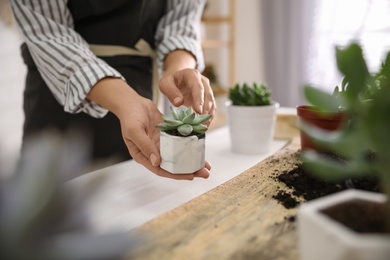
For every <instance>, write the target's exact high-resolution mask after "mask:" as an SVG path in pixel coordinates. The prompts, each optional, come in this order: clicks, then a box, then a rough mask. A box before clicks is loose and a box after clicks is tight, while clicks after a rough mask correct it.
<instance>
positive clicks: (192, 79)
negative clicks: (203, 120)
mask: <svg viewBox="0 0 390 260" xmlns="http://www.w3.org/2000/svg"><path fill="white" fill-rule="evenodd" d="M192 72H193V73H195V74H192V73H191V74H187V75H191V76H188V77H186V79H185V82H186V84H187V87H189V88H190V90H191V95H192V100H193V104H192V107H193V108H194V110H195V111H196V112H197V113H198V114H202V113H203V105H204V92H205V90H204V86H203V82H202V80H201V75H200V72H199V71H197V70H192Z"/></svg>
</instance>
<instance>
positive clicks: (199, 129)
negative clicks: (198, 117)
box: [193, 125, 207, 134]
mask: <svg viewBox="0 0 390 260" xmlns="http://www.w3.org/2000/svg"><path fill="white" fill-rule="evenodd" d="M193 129H194V132H196V133H199V134H203V133H205V132H206V131H207V126H205V125H194V126H193Z"/></svg>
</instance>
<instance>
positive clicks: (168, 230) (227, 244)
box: [129, 141, 299, 259]
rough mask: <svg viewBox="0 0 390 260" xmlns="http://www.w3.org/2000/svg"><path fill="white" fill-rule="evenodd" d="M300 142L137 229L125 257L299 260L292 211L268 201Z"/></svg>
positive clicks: (271, 200) (295, 154)
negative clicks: (139, 240) (136, 243)
mask: <svg viewBox="0 0 390 260" xmlns="http://www.w3.org/2000/svg"><path fill="white" fill-rule="evenodd" d="M298 149H299V143H298V142H296V141H292V142H291V143H289V144H288V145H287V146H286V147H285V148H283V149H282V150H280V151H279V152H277V153H276V154H275V155H273V156H271V157H269V158H267V159H266V160H264V161H262V162H260V163H258V164H257V165H255V166H253V167H252V168H250V169H248V170H247V171H245V172H243V173H242V174H240V175H238V176H237V177H236V178H234V179H232V180H230V181H228V182H226V183H224V184H222V185H220V186H218V187H216V188H215V189H213V190H211V191H209V192H207V193H205V194H203V195H202V196H199V197H197V198H195V199H193V200H191V201H189V202H188V203H186V204H184V205H182V206H180V207H178V208H176V209H174V210H172V211H170V212H168V213H166V214H164V215H162V216H160V217H158V218H155V219H153V220H152V221H149V222H147V223H146V224H144V225H142V226H140V227H139V228H137V229H135V230H134V231H135V232H137V233H140V234H142V235H145V236H146V240H145V241H143V243H142V244H141V245H140V246H139V247H137V249H136V250H134V251H133V252H132V253H131V254H130V255H129V259H298V251H297V237H296V222H290V221H288V220H286V218H288V217H290V216H295V214H296V209H285V208H284V207H283V206H282V205H281V204H279V203H278V202H277V201H276V200H275V199H273V198H272V196H273V195H275V194H276V192H277V190H279V189H281V188H283V189H284V187H283V184H282V183H279V182H277V181H275V180H274V179H273V178H272V176H274V175H275V174H278V173H280V172H283V171H286V170H289V169H291V168H292V167H294V165H296V163H297V162H298V160H299V158H298V155H297V151H298Z"/></svg>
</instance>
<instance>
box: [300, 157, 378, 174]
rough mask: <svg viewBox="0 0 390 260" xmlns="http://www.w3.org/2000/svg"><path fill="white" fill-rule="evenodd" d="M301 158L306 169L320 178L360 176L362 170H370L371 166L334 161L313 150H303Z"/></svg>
mask: <svg viewBox="0 0 390 260" xmlns="http://www.w3.org/2000/svg"><path fill="white" fill-rule="evenodd" d="M301 159H302V162H303V164H304V167H305V168H306V169H308V170H309V171H310V172H312V173H313V174H315V175H317V176H319V177H321V178H322V179H325V180H330V181H338V180H345V179H349V178H352V177H357V176H362V175H364V172H368V171H370V170H371V168H369V167H368V166H365V165H363V164H355V163H349V162H339V161H335V160H334V159H331V158H329V157H327V156H326V155H321V154H319V153H316V152H313V151H305V152H303V153H302V154H301Z"/></svg>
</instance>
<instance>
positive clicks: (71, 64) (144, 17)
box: [11, 0, 216, 179]
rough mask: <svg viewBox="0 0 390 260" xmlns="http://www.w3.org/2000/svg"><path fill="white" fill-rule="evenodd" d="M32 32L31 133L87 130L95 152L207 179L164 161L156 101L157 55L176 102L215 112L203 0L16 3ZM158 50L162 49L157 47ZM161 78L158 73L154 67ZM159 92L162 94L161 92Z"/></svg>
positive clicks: (24, 27)
mask: <svg viewBox="0 0 390 260" xmlns="http://www.w3.org/2000/svg"><path fill="white" fill-rule="evenodd" d="M11 4H12V9H13V13H14V16H15V20H16V22H17V24H18V26H19V28H20V30H21V32H22V33H23V35H24V37H25V44H23V46H22V56H23V58H24V61H25V64H26V65H27V67H28V72H27V78H26V89H25V93H24V112H25V123H24V136H23V139H24V140H26V139H27V138H28V137H29V136H31V135H33V134H35V133H37V132H40V131H42V130H45V129H47V128H52V127H55V128H58V129H61V130H65V129H67V128H69V127H82V128H84V129H88V131H90V133H91V135H92V139H93V155H94V158H105V157H108V156H113V155H116V156H117V155H120V156H121V157H122V158H123V159H129V158H130V157H129V154H130V155H131V157H132V158H133V159H134V160H136V161H137V162H139V163H141V164H142V165H144V166H145V167H146V168H147V169H149V170H150V171H152V172H154V173H155V174H157V175H160V176H164V177H170V178H175V179H193V178H194V177H203V178H207V177H208V176H209V170H210V164H209V163H206V165H205V168H203V169H201V170H200V171H198V172H196V173H194V174H188V175H173V174H171V173H169V172H166V171H164V170H162V169H161V168H160V167H159V164H160V161H161V159H160V153H159V148H158V142H159V131H158V129H156V124H157V123H159V122H161V113H160V111H159V110H158V108H157V106H156V103H154V102H152V101H151V99H152V98H153V95H154V96H156V94H157V91H156V90H154V91H153V88H152V82H153V80H152V78H153V71H154V72H155V71H156V70H154V69H153V57H156V62H157V66H158V68H159V70H160V73H161V74H162V76H161V78H160V80H159V83H158V85H159V89H160V90H161V92H162V93H163V94H164V95H165V96H166V97H167V98H168V99H169V100H170V102H171V103H172V104H174V105H176V106H179V105H182V104H185V105H187V106H188V105H191V106H192V107H193V108H194V109H195V111H196V112H198V113H202V112H203V113H209V114H211V115H212V116H213V115H214V114H215V109H216V107H215V100H214V97H213V93H212V90H211V87H210V85H209V81H208V79H207V78H205V77H203V76H202V75H201V74H200V73H199V71H200V70H202V69H203V56H202V51H201V46H200V37H199V30H198V27H199V23H200V17H201V14H202V11H203V6H204V1H202V0H182V1H180V0H167V1H164V0H112V1H106V0H57V1H51V0H45V1H34V0H24V1H16V0H15V1H12V2H11ZM154 51H155V52H154ZM154 75H155V78H156V73H154ZM153 92H154V93H153Z"/></svg>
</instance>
